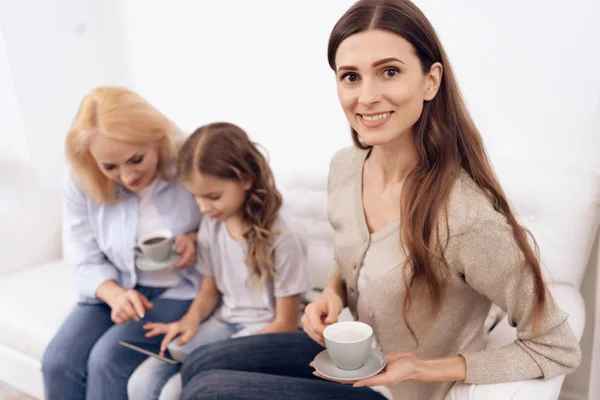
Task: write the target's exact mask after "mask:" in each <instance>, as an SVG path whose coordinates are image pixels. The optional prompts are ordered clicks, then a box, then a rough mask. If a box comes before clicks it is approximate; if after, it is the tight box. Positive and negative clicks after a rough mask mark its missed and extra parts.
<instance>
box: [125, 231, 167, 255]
mask: <svg viewBox="0 0 600 400" xmlns="http://www.w3.org/2000/svg"><path fill="white" fill-rule="evenodd" d="M134 251H135V253H136V254H137V255H140V256H145V257H148V258H149V259H151V260H152V261H164V260H166V259H167V258H169V256H170V255H171V253H172V252H173V233H172V232H171V231H169V230H167V229H156V230H154V231H151V232H147V233H145V234H143V235H142V236H140V238H139V239H138V242H137V246H136V247H135V248H134Z"/></svg>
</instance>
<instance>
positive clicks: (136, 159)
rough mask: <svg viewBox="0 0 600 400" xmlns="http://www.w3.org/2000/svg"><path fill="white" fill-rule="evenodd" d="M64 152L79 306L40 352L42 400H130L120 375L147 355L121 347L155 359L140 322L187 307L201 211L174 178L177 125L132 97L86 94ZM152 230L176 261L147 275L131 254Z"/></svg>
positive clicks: (118, 91) (114, 92) (153, 343)
mask: <svg viewBox="0 0 600 400" xmlns="http://www.w3.org/2000/svg"><path fill="white" fill-rule="evenodd" d="M65 147H66V154H67V159H68V162H69V167H70V168H69V169H68V170H67V171H66V173H65V174H64V178H63V187H62V189H63V190H62V192H63V193H62V194H63V196H62V197H63V203H64V204H63V206H64V207H63V209H64V219H65V225H66V227H67V229H68V230H69V233H70V236H71V241H72V244H73V246H74V247H75V249H76V253H77V255H76V256H77V258H76V263H75V278H76V282H77V289H78V291H79V303H78V304H77V305H76V306H75V308H74V310H73V311H72V313H71V314H70V315H69V317H68V318H67V319H66V321H65V322H63V324H62V326H61V328H60V329H59V331H58V333H57V334H56V336H55V337H54V338H53V339H52V341H51V342H50V344H49V345H48V347H47V348H46V350H45V352H44V356H43V359H42V372H43V375H44V389H45V397H46V398H47V399H49V400H53V399H84V398H85V399H122V398H127V377H128V376H129V375H130V374H131V372H133V370H134V369H135V368H136V367H137V366H138V365H139V364H140V363H141V362H142V361H144V359H145V358H146V357H145V356H144V355H143V354H141V353H137V352H134V351H127V350H123V348H122V346H120V345H119V341H121V340H122V341H126V342H130V343H142V344H144V345H145V347H150V348H154V349H155V350H156V351H157V352H158V349H159V344H160V342H159V341H158V339H156V338H154V339H150V338H146V337H145V336H144V331H143V329H141V327H140V326H139V325H138V324H137V322H139V321H140V320H143V319H145V318H149V319H152V320H154V321H173V320H176V319H178V318H180V317H181V316H182V315H183V313H184V312H185V311H186V310H187V307H188V306H189V304H190V300H191V299H192V298H193V297H194V296H195V295H196V292H197V290H198V286H199V281H200V276H199V272H197V271H196V270H195V269H193V268H184V267H191V266H193V265H194V264H195V256H196V246H195V238H196V232H197V229H198V226H199V223H200V212H199V211H198V208H197V207H196V204H195V202H194V198H193V196H192V195H191V194H190V193H189V192H188V191H187V190H185V189H184V188H183V187H182V186H181V185H180V184H179V183H178V182H177V181H176V180H174V177H175V175H176V156H177V148H178V136H177V129H176V128H175V125H174V124H173V123H171V122H170V121H169V120H168V119H167V118H166V117H165V116H164V115H162V114H161V113H160V112H159V111H158V110H156V109H155V108H154V107H152V106H151V105H150V104H148V102H146V101H145V100H144V99H142V98H141V97H140V96H138V95H137V94H135V93H133V92H131V91H130V90H127V89H124V88H118V87H100V88H97V89H94V90H93V91H92V92H91V93H90V94H88V95H87V96H86V97H85V98H84V99H83V101H82V102H81V106H80V107H79V111H78V112H77V115H76V116H75V120H74V121H73V124H72V126H71V129H70V130H69V132H68V134H67V138H66V144H65ZM173 205H176V207H173ZM157 231H160V232H165V231H166V232H168V234H169V237H171V236H172V237H176V240H175V253H177V254H172V255H170V256H169V257H168V258H167V261H165V263H163V264H164V265H162V264H161V268H151V269H148V268H147V267H144V265H147V264H148V263H149V262H150V261H153V260H151V259H150V258H149V257H145V256H144V254H138V255H137V256H136V255H135V254H134V251H133V248H134V246H136V244H139V243H140V242H141V241H143V240H144V238H145V237H148V235H152V234H154V233H155V232H157ZM169 247H170V246H169ZM169 250H170V249H169ZM171 264H172V265H171Z"/></svg>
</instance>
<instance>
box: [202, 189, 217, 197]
mask: <svg viewBox="0 0 600 400" xmlns="http://www.w3.org/2000/svg"><path fill="white" fill-rule="evenodd" d="M222 193H223V192H222V191H220V190H214V191H212V192H208V193H197V194H196V196H198V197H211V196H217V195H219V196H220V195H221V194H222Z"/></svg>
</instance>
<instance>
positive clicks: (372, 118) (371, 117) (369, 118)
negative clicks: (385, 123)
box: [362, 112, 390, 121]
mask: <svg viewBox="0 0 600 400" xmlns="http://www.w3.org/2000/svg"><path fill="white" fill-rule="evenodd" d="M388 115H390V113H389V112H386V113H383V114H377V115H363V116H362V117H363V118H364V120H365V121H379V120H380V119H384V118H387V116H388Z"/></svg>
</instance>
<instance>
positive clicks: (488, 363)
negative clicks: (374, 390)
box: [356, 217, 581, 386]
mask: <svg viewBox="0 0 600 400" xmlns="http://www.w3.org/2000/svg"><path fill="white" fill-rule="evenodd" d="M446 254H447V255H446V257H447V259H448V261H449V263H450V264H451V265H452V266H453V268H457V269H458V270H459V271H460V272H462V273H463V274H464V276H465V281H466V283H467V284H468V285H469V286H471V287H472V288H473V289H474V290H476V291H477V292H479V293H480V294H482V295H484V296H486V297H488V298H489V299H490V300H491V301H492V302H493V303H495V304H497V305H498V306H499V307H500V308H502V309H503V310H504V311H506V312H507V314H508V318H509V321H511V325H512V326H516V328H517V340H515V342H513V343H511V344H509V345H507V346H504V347H502V348H497V349H486V350H483V351H479V352H470V353H464V354H461V355H460V356H453V357H444V358H438V359H418V358H417V357H414V356H413V355H406V354H399V355H392V356H388V361H389V362H390V364H389V366H388V367H387V368H386V372H385V373H383V374H381V375H379V376H377V377H374V378H369V379H366V380H364V381H360V382H357V383H356V386H373V385H395V384H397V383H398V382H401V381H404V380H414V381H422V382H429V381H464V382H465V383H469V384H491V383H503V382H510V381H515V380H525V379H534V378H545V379H548V378H552V377H555V376H558V375H564V374H567V373H570V372H572V371H573V370H574V369H575V368H577V366H578V365H579V363H580V360H581V352H580V349H579V345H578V343H577V340H576V339H575V336H574V334H573V332H572V331H571V328H570V327H569V324H568V321H567V315H566V314H565V313H564V312H563V311H561V310H560V309H559V308H558V307H557V306H556V304H555V303H554V301H553V299H552V297H551V296H550V294H549V293H548V296H547V300H546V307H545V312H544V314H543V317H542V319H541V320H540V324H539V328H538V330H534V329H533V323H532V313H533V304H534V301H535V298H534V296H535V293H534V291H533V274H532V272H531V269H530V268H529V266H528V265H526V263H525V261H524V258H523V257H522V254H521V251H520V249H519V247H518V245H517V243H516V241H515V239H514V236H513V233H512V229H511V228H510V226H509V225H508V224H507V223H506V222H505V221H502V220H501V217H497V218H496V217H492V218H490V220H488V221H485V223H481V224H480V225H478V226H474V227H473V229H471V230H470V231H468V232H466V233H464V234H462V235H460V236H458V237H456V238H451V239H450V242H449V245H448V247H447V253H446ZM491 271H493V273H491Z"/></svg>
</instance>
